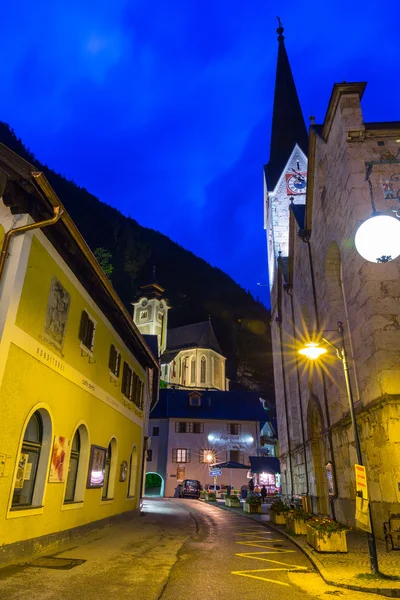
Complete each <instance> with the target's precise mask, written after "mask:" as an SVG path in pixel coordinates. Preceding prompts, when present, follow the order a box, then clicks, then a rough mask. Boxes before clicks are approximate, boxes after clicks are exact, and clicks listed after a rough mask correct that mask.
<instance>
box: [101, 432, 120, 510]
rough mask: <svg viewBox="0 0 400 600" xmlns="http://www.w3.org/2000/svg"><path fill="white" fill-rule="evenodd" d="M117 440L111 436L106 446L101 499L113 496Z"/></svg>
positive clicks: (108, 498) (109, 498)
mask: <svg viewBox="0 0 400 600" xmlns="http://www.w3.org/2000/svg"><path fill="white" fill-rule="evenodd" d="M117 450H118V449H117V440H116V439H115V438H112V439H111V441H110V443H109V444H108V447H107V456H106V464H105V469H104V483H103V492H102V495H101V498H102V500H111V499H112V498H113V496H114V483H115V477H116V473H117V459H118V457H117Z"/></svg>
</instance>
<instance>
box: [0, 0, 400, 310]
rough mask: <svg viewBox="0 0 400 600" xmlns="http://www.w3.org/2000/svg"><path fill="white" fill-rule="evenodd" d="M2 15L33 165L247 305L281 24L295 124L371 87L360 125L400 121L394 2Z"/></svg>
mask: <svg viewBox="0 0 400 600" xmlns="http://www.w3.org/2000/svg"><path fill="white" fill-rule="evenodd" d="M249 4H250V5H249V6H245V5H244V4H243V3H238V2H237V3H232V2H227V1H226V0H213V1H211V0H203V1H202V2H200V1H198V0H193V1H192V2H182V0H180V1H178V0H170V1H169V2H168V3H166V2H160V1H157V0H156V1H155V2H152V3H150V4H149V3H146V2H142V1H138V0H113V2H112V3H111V2H109V1H104V0H103V1H100V2H99V1H98V0H97V1H96V2H95V1H94V0H80V1H79V2H78V1H77V0H69V1H68V2H65V1H62V2H46V1H42V2H40V3H38V5H35V7H34V9H32V5H31V4H29V3H28V2H27V0H20V2H19V3H12V5H11V6H9V7H8V12H7V13H5V14H3V16H2V21H3V27H2V55H3V57H6V60H3V61H2V63H1V65H0V74H1V81H2V84H3V85H2V92H3V93H2V100H1V107H2V108H1V116H0V118H1V119H2V120H4V121H7V122H8V123H9V124H10V125H11V126H12V127H13V128H14V129H15V130H16V133H17V135H19V136H20V137H22V139H23V140H24V141H25V143H26V144H27V145H28V146H29V147H30V148H31V150H32V151H33V152H34V153H35V154H36V155H37V157H38V158H39V159H40V160H42V161H43V162H46V163H47V164H48V165H49V166H51V167H52V168H54V169H55V170H57V171H59V172H61V173H63V174H65V175H66V176H67V177H69V178H71V179H73V180H74V181H76V182H77V183H79V184H80V185H83V186H85V187H86V188H87V189H89V190H90V191H91V192H93V193H94V194H96V195H97V196H99V197H100V198H101V199H102V200H103V201H105V202H108V203H110V204H112V205H114V206H116V207H118V208H120V210H121V211H122V212H124V213H125V214H131V215H132V216H133V217H134V218H136V219H137V220H138V221H139V223H141V224H143V225H145V226H148V227H153V228H155V229H157V230H159V231H162V232H163V233H165V234H167V235H169V236H170V237H171V238H172V239H174V240H176V241H177V242H179V243H180V244H181V245H183V246H184V247H186V248H188V249H190V250H192V251H193V252H195V253H196V254H198V255H199V256H202V257H204V258H205V259H206V260H208V261H209V262H211V263H212V264H214V265H217V266H219V267H220V268H222V269H223V270H225V271H227V272H228V273H229V274H230V275H231V276H232V277H233V278H234V279H236V280H237V281H238V282H239V283H241V284H242V285H243V286H244V287H246V288H248V289H250V290H251V291H252V292H253V293H254V294H259V295H260V296H261V297H262V298H263V299H264V300H266V298H267V288H257V286H256V283H257V281H262V282H265V280H266V278H267V269H266V249H265V236H264V231H263V215H262V202H263V192H262V189H263V188H262V166H263V164H264V163H265V162H266V161H267V160H268V154H269V136H270V123H271V112H272V100H273V86H274V80H275V64H276V54H277V41H276V33H275V30H276V18H275V14H277V11H278V10H279V11H281V12H280V16H281V18H282V21H283V24H284V26H285V37H286V46H287V49H288V53H289V57H290V61H291V64H292V69H293V72H294V76H295V80H296V83H297V87H298V92H299V96H300V101H301V103H302V106H303V110H304V115H305V117H306V121H307V119H308V117H309V116H310V115H311V114H314V115H315V116H316V117H317V122H318V121H319V122H320V121H321V120H322V119H323V117H324V114H325V109H326V105H327V101H328V99H329V95H330V92H331V89H332V85H333V83H335V82H337V81H344V80H346V81H357V80H358V81H360V80H367V81H369V87H368V88H367V92H366V95H365V99H364V101H363V107H364V114H365V118H366V120H396V119H399V111H398V97H399V88H400V82H399V79H398V77H397V75H396V74H397V70H398V66H397V61H398V57H397V54H398V53H397V45H398V42H397V37H398V34H397V23H398V22H399V17H400V8H399V5H398V2H396V1H395V0H393V1H392V0H390V1H388V2H387V3H385V4H383V5H382V6H381V8H380V10H377V5H376V4H374V5H372V4H371V5H368V3H365V2H360V0H355V1H354V2H351V3H349V2H348V1H347V2H345V1H344V0H339V1H337V2H335V3H333V2H332V3H328V4H327V3H321V2H317V1H316V0H306V1H305V2H302V3H301V4H299V3H297V2H294V1H288V2H287V3H286V4H285V7H284V9H283V10H282V7H281V3H278V2H275V3H266V2H262V1H261V0H254V2H252V3H249Z"/></svg>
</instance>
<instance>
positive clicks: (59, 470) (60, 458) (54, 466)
mask: <svg viewBox="0 0 400 600" xmlns="http://www.w3.org/2000/svg"><path fill="white" fill-rule="evenodd" d="M68 445H69V442H68V440H67V438H65V437H64V436H62V435H55V436H54V442H53V452H52V455H51V465H50V474H49V482H50V483H63V482H64V481H65V473H66V465H67V456H68Z"/></svg>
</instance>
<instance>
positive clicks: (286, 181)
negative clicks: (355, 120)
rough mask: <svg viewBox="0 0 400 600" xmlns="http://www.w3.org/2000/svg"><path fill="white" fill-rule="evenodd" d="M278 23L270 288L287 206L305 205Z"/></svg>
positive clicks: (295, 109)
mask: <svg viewBox="0 0 400 600" xmlns="http://www.w3.org/2000/svg"><path fill="white" fill-rule="evenodd" d="M278 20H279V27H278V29H277V33H278V62H277V69H276V79H275V95H274V109H273V117H272V132H271V146H270V156H269V161H268V164H267V165H265V167H264V228H265V229H266V232H267V246H268V273H269V284H270V289H271V290H272V287H273V285H274V281H275V279H276V269H277V260H278V256H280V257H282V258H286V257H287V256H288V253H289V206H290V204H291V203H294V204H305V198H306V190H307V151H308V133H307V129H306V125H305V122H304V118H303V114H302V111H301V107H300V102H299V98H298V95H297V90H296V86H295V83H294V79H293V75H292V70H291V68H290V63H289V59H288V56H287V52H286V48H285V43H284V36H283V31H284V30H283V27H282V23H281V22H280V19H278Z"/></svg>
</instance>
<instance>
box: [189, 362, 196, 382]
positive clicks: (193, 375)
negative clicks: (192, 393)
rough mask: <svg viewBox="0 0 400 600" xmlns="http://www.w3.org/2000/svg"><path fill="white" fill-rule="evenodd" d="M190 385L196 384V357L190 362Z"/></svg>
mask: <svg viewBox="0 0 400 600" xmlns="http://www.w3.org/2000/svg"><path fill="white" fill-rule="evenodd" d="M190 383H196V358H195V357H194V356H192V360H191V362H190Z"/></svg>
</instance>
